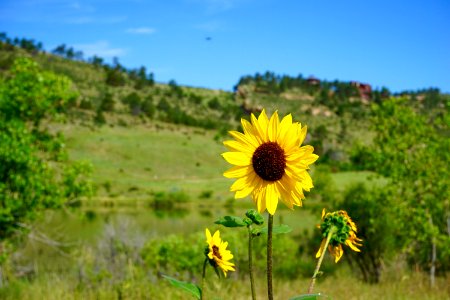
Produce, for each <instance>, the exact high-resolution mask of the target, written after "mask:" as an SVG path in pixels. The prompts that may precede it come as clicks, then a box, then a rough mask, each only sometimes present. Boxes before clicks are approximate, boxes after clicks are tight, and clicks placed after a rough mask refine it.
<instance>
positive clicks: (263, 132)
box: [250, 114, 267, 144]
mask: <svg viewBox="0 0 450 300" xmlns="http://www.w3.org/2000/svg"><path fill="white" fill-rule="evenodd" d="M250 118H251V120H252V124H253V128H254V130H255V131H256V132H257V135H256V138H257V139H258V141H259V143H260V144H262V143H265V142H267V138H266V136H267V126H265V127H261V124H260V123H259V122H258V119H257V118H256V117H255V115H254V114H251V116H250Z"/></svg>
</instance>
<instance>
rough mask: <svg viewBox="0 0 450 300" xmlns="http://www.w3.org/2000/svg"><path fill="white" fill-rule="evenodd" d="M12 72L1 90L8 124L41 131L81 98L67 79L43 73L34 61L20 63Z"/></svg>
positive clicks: (1, 105) (1, 110) (2, 109)
mask: <svg viewBox="0 0 450 300" xmlns="http://www.w3.org/2000/svg"><path fill="white" fill-rule="evenodd" d="M10 72H11V75H10V77H9V78H7V80H6V81H4V82H3V83H2V86H1V90H0V93H1V96H2V99H1V101H0V114H1V117H2V120H3V121H4V122H9V121H11V120H15V119H20V120H21V121H23V122H30V123H33V125H34V127H35V128H37V127H38V126H39V125H40V123H41V121H42V120H44V119H47V118H50V117H54V116H56V115H57V114H58V113H61V112H63V111H65V109H66V107H67V105H68V103H69V102H72V101H74V100H76V98H77V94H76V93H75V92H74V91H72V90H70V87H71V82H70V80H69V79H68V78H67V77H64V76H58V75H55V74H53V73H51V72H45V71H41V70H40V69H39V67H38V65H37V63H36V62H34V61H33V60H30V59H26V58H19V59H17V60H16V61H15V62H14V65H13V66H12V68H11V71H10Z"/></svg>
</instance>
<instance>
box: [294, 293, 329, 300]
mask: <svg viewBox="0 0 450 300" xmlns="http://www.w3.org/2000/svg"><path fill="white" fill-rule="evenodd" d="M325 298H327V299H328V298H329V297H328V296H325V295H322V294H321V293H318V294H305V295H299V296H294V297H293V298H291V299H289V300H318V299H325Z"/></svg>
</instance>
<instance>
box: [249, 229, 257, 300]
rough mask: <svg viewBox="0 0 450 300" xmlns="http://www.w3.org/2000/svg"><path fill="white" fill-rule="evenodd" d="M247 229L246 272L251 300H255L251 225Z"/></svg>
mask: <svg viewBox="0 0 450 300" xmlns="http://www.w3.org/2000/svg"><path fill="white" fill-rule="evenodd" d="M247 229H248V272H249V273H250V286H251V289H252V299H253V300H256V293H255V279H254V278H253V234H252V225H248V226H247Z"/></svg>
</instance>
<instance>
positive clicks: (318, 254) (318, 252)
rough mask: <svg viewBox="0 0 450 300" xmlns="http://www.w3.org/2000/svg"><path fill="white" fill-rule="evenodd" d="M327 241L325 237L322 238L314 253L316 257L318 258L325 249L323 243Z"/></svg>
mask: <svg viewBox="0 0 450 300" xmlns="http://www.w3.org/2000/svg"><path fill="white" fill-rule="evenodd" d="M326 243H327V239H323V240H322V243H320V248H319V251H317V253H316V258H319V257H321V256H322V253H323V251H324V250H325V244H326Z"/></svg>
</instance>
